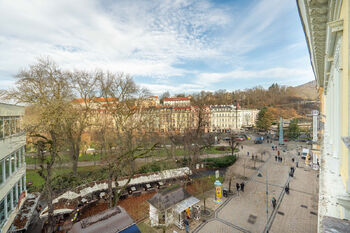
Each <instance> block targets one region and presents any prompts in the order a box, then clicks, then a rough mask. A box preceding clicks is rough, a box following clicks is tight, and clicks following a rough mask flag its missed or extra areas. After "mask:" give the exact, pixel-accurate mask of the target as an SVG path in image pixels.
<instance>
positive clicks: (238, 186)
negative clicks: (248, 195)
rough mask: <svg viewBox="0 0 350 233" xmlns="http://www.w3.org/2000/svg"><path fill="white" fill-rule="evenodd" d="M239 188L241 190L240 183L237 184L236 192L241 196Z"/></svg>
mask: <svg viewBox="0 0 350 233" xmlns="http://www.w3.org/2000/svg"><path fill="white" fill-rule="evenodd" d="M239 188H240V185H239V184H238V183H236V190H237V194H238V195H239Z"/></svg>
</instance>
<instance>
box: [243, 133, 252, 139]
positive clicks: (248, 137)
mask: <svg viewBox="0 0 350 233" xmlns="http://www.w3.org/2000/svg"><path fill="white" fill-rule="evenodd" d="M243 137H245V139H246V140H250V138H251V137H250V136H249V135H248V134H243Z"/></svg>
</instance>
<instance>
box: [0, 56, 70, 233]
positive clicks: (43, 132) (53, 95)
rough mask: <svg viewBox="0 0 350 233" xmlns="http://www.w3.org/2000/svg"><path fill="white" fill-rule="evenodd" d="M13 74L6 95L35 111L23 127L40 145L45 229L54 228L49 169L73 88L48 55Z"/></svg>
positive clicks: (55, 157) (53, 159)
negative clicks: (11, 83)
mask: <svg viewBox="0 0 350 233" xmlns="http://www.w3.org/2000/svg"><path fill="white" fill-rule="evenodd" d="M16 77H17V82H16V87H15V88H14V89H11V90H8V91H6V93H5V96H6V98H7V99H11V100H14V101H16V102H17V103H24V104H26V105H28V106H31V107H32V109H35V111H36V112H37V115H36V117H33V118H31V119H30V121H26V122H25V129H26V131H27V133H28V134H29V137H31V138H32V139H33V141H36V144H37V147H38V149H39V150H38V153H39V157H40V161H41V164H40V168H41V169H40V171H39V174H40V176H42V177H43V178H44V191H45V194H46V199H47V203H48V232H53V230H54V229H53V228H54V225H55V220H54V214H53V213H54V208H53V204H52V200H53V188H52V179H53V174H52V169H53V166H54V164H55V161H56V159H57V158H58V156H59V151H60V148H61V146H62V141H63V138H62V133H63V127H62V121H64V118H65V116H66V115H65V114H66V111H65V107H66V105H67V103H69V102H70V100H71V98H72V92H71V90H70V88H69V85H68V81H67V77H66V74H65V73H64V72H62V71H61V70H60V68H59V67H57V66H56V64H55V63H54V62H53V61H51V60H50V59H48V58H47V59H39V60H38V62H37V63H36V64H35V65H32V66H30V67H29V69H26V70H22V71H20V72H19V73H18V74H17V76H16ZM44 150H46V151H47V153H44Z"/></svg>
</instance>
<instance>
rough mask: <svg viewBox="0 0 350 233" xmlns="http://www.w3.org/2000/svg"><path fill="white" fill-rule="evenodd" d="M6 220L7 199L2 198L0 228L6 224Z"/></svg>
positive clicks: (0, 203)
mask: <svg viewBox="0 0 350 233" xmlns="http://www.w3.org/2000/svg"><path fill="white" fill-rule="evenodd" d="M5 221H6V216H5V200H4V199H2V200H1V202H0V228H1V227H2V226H3V225H4V223H5Z"/></svg>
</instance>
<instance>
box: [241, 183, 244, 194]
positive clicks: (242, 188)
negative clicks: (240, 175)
mask: <svg viewBox="0 0 350 233" xmlns="http://www.w3.org/2000/svg"><path fill="white" fill-rule="evenodd" d="M241 190H242V192H244V182H242V183H241Z"/></svg>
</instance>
